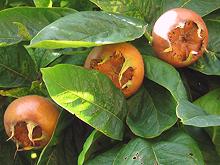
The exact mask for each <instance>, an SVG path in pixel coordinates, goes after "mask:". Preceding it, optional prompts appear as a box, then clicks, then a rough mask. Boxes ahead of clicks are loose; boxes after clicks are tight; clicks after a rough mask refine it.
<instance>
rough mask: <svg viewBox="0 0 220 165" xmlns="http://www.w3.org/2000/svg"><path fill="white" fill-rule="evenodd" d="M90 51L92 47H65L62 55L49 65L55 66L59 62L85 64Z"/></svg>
mask: <svg viewBox="0 0 220 165" xmlns="http://www.w3.org/2000/svg"><path fill="white" fill-rule="evenodd" d="M90 51H91V49H85V50H84V49H83V50H78V48H77V49H65V50H63V51H61V52H60V53H61V54H62V56H60V57H59V58H57V59H56V60H54V61H53V62H52V63H50V65H49V66H54V65H57V64H73V65H78V66H83V65H84V63H85V60H86V58H87V56H88V54H89V52H90Z"/></svg>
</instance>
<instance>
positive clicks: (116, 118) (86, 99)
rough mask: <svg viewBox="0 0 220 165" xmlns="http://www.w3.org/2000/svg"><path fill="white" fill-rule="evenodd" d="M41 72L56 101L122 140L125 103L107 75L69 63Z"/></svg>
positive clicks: (85, 120) (87, 121)
mask: <svg viewBox="0 0 220 165" xmlns="http://www.w3.org/2000/svg"><path fill="white" fill-rule="evenodd" d="M42 74H43V80H44V82H45V84H46V86H47V89H48V91H49V94H50V96H51V98H52V99H53V100H54V101H55V102H56V103H57V104H59V105H60V106H61V107H63V108H65V109H66V110H68V111H69V112H70V113H72V114H75V115H76V116H77V117H78V118H80V119H81V120H83V121H84V122H86V123H88V124H89V125H91V126H92V127H94V128H95V129H97V130H99V131H100V132H102V133H104V134H105V135H107V136H109V137H111V138H113V139H118V140H121V139H122V137H123V133H124V119H125V116H126V113H127V107H126V102H125V98H124V95H123V94H122V93H121V92H120V90H118V89H117V88H116V87H115V86H114V85H113V83H112V81H111V80H110V79H109V78H108V77H107V76H105V75H103V74H101V73H100V72H98V71H95V70H86V69H84V68H82V67H78V66H74V65H69V64H60V65H56V66H54V67H51V68H45V69H42Z"/></svg>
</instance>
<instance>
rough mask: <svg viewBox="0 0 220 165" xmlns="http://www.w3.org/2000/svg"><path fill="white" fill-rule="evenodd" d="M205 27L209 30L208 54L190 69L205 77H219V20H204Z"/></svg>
mask: <svg viewBox="0 0 220 165" xmlns="http://www.w3.org/2000/svg"><path fill="white" fill-rule="evenodd" d="M205 22H206V25H207V27H208V30H209V45H208V52H207V53H205V54H204V55H203V57H201V58H200V59H199V60H198V61H197V62H196V63H195V64H194V65H192V67H191V68H192V69H194V70H197V71H199V72H202V73H204V74H207V75H220V38H219V37H218V35H216V34H219V33H220V18H218V19H216V18H209V17H208V19H206V21H205Z"/></svg>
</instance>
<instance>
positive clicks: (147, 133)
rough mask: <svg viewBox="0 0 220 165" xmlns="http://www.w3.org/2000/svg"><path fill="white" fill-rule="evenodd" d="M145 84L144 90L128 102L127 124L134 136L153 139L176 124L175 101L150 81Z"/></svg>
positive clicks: (165, 91) (168, 93) (167, 92)
mask: <svg viewBox="0 0 220 165" xmlns="http://www.w3.org/2000/svg"><path fill="white" fill-rule="evenodd" d="M145 84H146V85H147V87H146V89H145V88H142V89H141V90H140V91H139V92H138V93H137V94H136V95H134V96H133V97H132V98H130V99H129V100H128V107H129V113H128V116H127V124H128V126H129V128H130V129H131V131H132V132H133V133H134V134H135V135H138V136H140V137H144V138H153V137H156V136H159V135H160V134H161V133H162V132H164V131H165V130H167V129H169V128H170V127H172V126H173V125H174V124H175V123H176V120H177V117H176V101H175V100H174V99H173V97H172V95H171V94H170V92H169V91H167V90H166V89H164V88H163V87H161V86H159V85H157V84H155V83H153V82H151V81H146V82H145ZM164 98H166V99H164ZM161 100H163V101H161Z"/></svg>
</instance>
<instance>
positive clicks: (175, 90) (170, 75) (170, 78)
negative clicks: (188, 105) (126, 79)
mask: <svg viewBox="0 0 220 165" xmlns="http://www.w3.org/2000/svg"><path fill="white" fill-rule="evenodd" d="M143 59H144V64H145V76H146V77H147V78H148V79H150V80H152V81H154V82H156V83H158V84H159V85H161V86H163V87H164V88H166V89H167V90H169V91H170V93H171V94H172V95H173V97H174V98H175V100H176V101H178V100H181V99H187V93H186V90H185V87H184V85H183V83H182V80H181V77H180V75H179V73H178V72H177V70H176V69H175V68H174V67H173V66H171V65H169V64H167V63H166V62H163V61H161V60H160V59H158V58H155V57H153V56H144V57H143Z"/></svg>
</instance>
